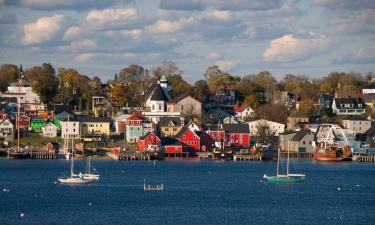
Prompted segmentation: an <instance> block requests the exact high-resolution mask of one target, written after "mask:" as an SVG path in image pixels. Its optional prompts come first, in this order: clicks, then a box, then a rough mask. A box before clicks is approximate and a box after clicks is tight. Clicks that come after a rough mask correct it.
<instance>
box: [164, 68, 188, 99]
mask: <svg viewBox="0 0 375 225" xmlns="http://www.w3.org/2000/svg"><path fill="white" fill-rule="evenodd" d="M168 82H169V85H170V87H171V97H172V98H175V97H177V96H179V95H182V94H184V93H187V92H188V91H189V90H190V89H191V85H190V84H189V83H187V82H186V81H185V80H184V79H182V76H181V75H178V74H176V75H171V76H168Z"/></svg>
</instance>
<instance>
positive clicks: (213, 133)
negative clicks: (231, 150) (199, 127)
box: [206, 124, 225, 142]
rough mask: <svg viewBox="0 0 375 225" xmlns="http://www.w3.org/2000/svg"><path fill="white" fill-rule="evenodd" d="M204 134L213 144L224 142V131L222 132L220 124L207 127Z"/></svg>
mask: <svg viewBox="0 0 375 225" xmlns="http://www.w3.org/2000/svg"><path fill="white" fill-rule="evenodd" d="M206 132H207V134H208V135H209V136H210V137H211V138H212V139H213V141H215V142H221V141H224V140H225V131H224V130H223V126H222V125H221V124H218V125H214V126H209V127H207V131H206Z"/></svg>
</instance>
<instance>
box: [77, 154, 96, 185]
mask: <svg viewBox="0 0 375 225" xmlns="http://www.w3.org/2000/svg"><path fill="white" fill-rule="evenodd" d="M87 164H88V165H87V168H88V169H87V173H82V174H81V175H82V177H83V179H85V180H99V178H100V175H99V174H94V173H92V172H91V157H89V159H88V160H87Z"/></svg>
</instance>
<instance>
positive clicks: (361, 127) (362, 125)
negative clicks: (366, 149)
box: [342, 119, 371, 136]
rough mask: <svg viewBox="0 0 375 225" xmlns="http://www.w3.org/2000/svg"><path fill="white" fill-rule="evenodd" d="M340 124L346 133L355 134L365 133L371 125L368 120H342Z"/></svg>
mask: <svg viewBox="0 0 375 225" xmlns="http://www.w3.org/2000/svg"><path fill="white" fill-rule="evenodd" d="M342 126H343V128H344V129H345V131H346V134H349V135H353V136H355V135H356V134H358V133H362V134H363V133H365V132H366V131H367V130H368V129H370V127H371V121H370V120H359V119H358V120H354V119H352V120H342Z"/></svg>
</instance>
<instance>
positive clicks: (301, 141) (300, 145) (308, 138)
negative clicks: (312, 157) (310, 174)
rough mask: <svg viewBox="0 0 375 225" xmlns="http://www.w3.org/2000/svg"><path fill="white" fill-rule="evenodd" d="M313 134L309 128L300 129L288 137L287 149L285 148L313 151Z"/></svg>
mask: <svg viewBox="0 0 375 225" xmlns="http://www.w3.org/2000/svg"><path fill="white" fill-rule="evenodd" d="M314 136H315V134H314V133H313V132H311V131H310V130H309V129H306V130H300V131H298V132H296V133H295V134H294V136H293V138H291V139H290V141H289V144H288V145H289V146H288V149H286V150H289V151H290V152H300V153H304V152H308V153H312V152H313V151H314V148H313V145H312V143H313V141H314Z"/></svg>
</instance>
